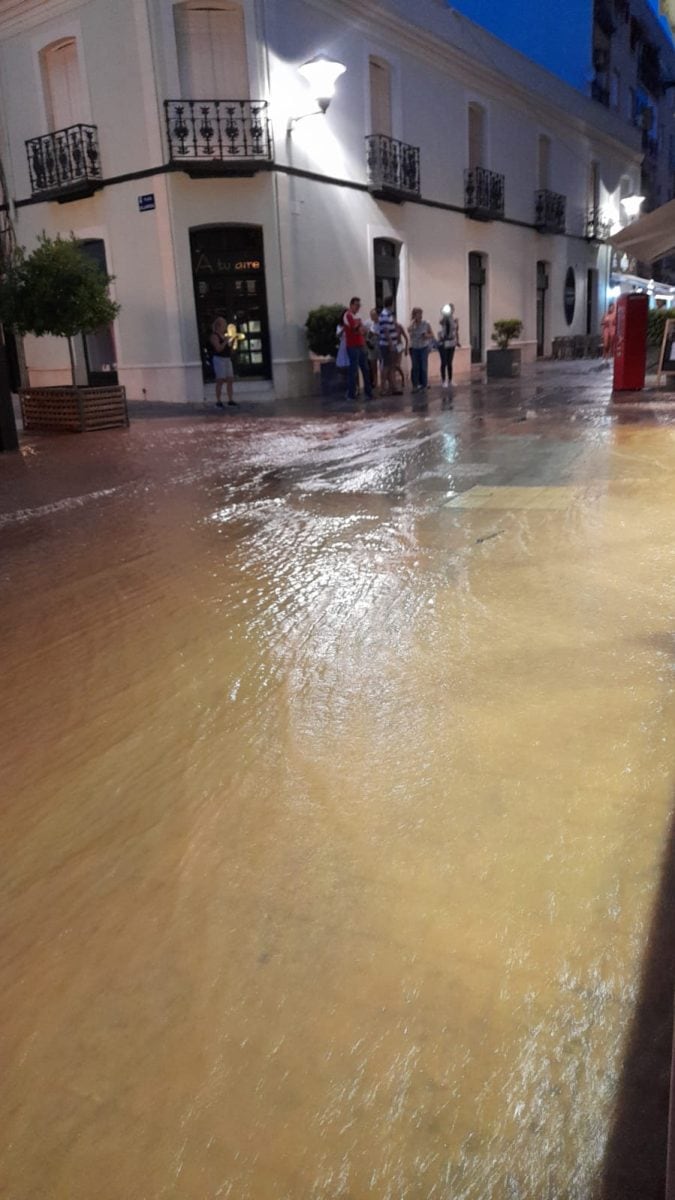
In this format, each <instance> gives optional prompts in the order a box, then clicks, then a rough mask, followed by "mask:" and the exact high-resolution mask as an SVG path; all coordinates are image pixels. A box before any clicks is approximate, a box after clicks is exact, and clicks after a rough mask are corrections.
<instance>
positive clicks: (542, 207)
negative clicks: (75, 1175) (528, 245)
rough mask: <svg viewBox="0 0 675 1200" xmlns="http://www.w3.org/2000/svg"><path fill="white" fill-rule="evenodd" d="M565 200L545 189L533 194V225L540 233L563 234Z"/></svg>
mask: <svg viewBox="0 0 675 1200" xmlns="http://www.w3.org/2000/svg"><path fill="white" fill-rule="evenodd" d="M566 205H567V200H566V198H565V196H561V195H559V194H558V192H549V191H547V190H546V189H545V188H544V189H541V190H540V191H538V192H535V193H534V223H535V225H536V227H537V229H538V230H539V231H540V233H564V232H565V208H566Z"/></svg>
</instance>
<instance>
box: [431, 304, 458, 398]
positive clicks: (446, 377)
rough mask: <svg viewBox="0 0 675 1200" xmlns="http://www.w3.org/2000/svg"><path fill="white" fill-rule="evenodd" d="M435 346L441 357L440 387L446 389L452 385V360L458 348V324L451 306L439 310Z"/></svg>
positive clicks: (445, 305) (444, 306)
mask: <svg viewBox="0 0 675 1200" xmlns="http://www.w3.org/2000/svg"><path fill="white" fill-rule="evenodd" d="M436 345H437V346H438V353H439V354H440V356H441V387H442V388H447V387H449V385H450V384H451V383H452V360H453V358H454V357H455V350H456V349H457V347H458V346H459V322H458V320H457V318H456V317H455V308H454V305H453V304H444V305H443V307H442V309H441V323H440V328H439V330H438V333H437V335H436Z"/></svg>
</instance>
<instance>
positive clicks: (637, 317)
mask: <svg viewBox="0 0 675 1200" xmlns="http://www.w3.org/2000/svg"><path fill="white" fill-rule="evenodd" d="M648 310H649V299H648V297H647V296H646V295H645V293H644V292H629V293H627V294H626V295H624V296H619V299H618V301H617V305H616V338H615V342H614V391H615V392H639V391H640V390H641V388H643V387H644V385H645V360H646V357H647V312H648Z"/></svg>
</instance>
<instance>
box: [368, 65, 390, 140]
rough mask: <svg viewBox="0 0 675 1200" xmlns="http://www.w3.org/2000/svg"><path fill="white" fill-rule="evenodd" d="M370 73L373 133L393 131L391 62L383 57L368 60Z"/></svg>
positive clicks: (388, 135)
mask: <svg viewBox="0 0 675 1200" xmlns="http://www.w3.org/2000/svg"><path fill="white" fill-rule="evenodd" d="M368 66H369V75H370V126H371V130H370V131H371V133H383V134H386V136H387V137H391V136H392V132H391V71H390V68H389V64H388V63H386V62H384V60H383V59H381V58H370V59H369V60H368Z"/></svg>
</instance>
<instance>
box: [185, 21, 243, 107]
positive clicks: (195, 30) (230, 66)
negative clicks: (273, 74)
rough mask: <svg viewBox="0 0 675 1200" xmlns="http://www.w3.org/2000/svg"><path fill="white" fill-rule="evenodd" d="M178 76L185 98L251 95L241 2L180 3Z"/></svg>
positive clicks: (231, 98) (226, 98)
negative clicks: (218, 3) (239, 3)
mask: <svg viewBox="0 0 675 1200" xmlns="http://www.w3.org/2000/svg"><path fill="white" fill-rule="evenodd" d="M174 22H175V29H176V48H177V51H178V75H179V80H180V88H181V95H182V98H183V99H184V100H195V99H199V100H248V99H249V98H250V91H249V78H248V62H247V57H246V29H245V25H244V14H243V11H242V9H241V7H240V6H239V5H238V4H222V5H216V4H212V5H207V4H201V5H198V4H177V5H176V6H175V8H174Z"/></svg>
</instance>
